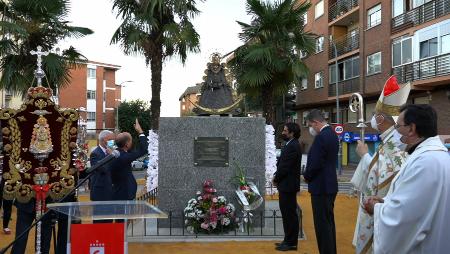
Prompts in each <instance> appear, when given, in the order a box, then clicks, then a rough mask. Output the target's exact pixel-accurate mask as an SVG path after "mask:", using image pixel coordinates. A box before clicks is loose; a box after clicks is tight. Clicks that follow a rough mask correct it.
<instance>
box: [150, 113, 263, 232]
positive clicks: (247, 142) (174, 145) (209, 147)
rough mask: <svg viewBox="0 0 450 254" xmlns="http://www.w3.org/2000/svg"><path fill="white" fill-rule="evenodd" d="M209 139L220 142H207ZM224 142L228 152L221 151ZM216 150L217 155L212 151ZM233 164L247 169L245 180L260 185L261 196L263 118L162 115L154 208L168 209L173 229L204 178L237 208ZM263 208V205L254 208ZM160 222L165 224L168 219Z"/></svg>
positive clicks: (256, 222)
mask: <svg viewBox="0 0 450 254" xmlns="http://www.w3.org/2000/svg"><path fill="white" fill-rule="evenodd" d="M208 140H211V142H218V143H216V144H210V143H208ZM202 141H203V142H202ZM205 141H206V143H205ZM226 146H228V148H227V149H228V151H225V150H226ZM218 150H220V152H218V155H217V156H216V155H215V154H214V153H215V151H218ZM208 153H209V154H208ZM226 155H227V156H226ZM226 157H228V158H226ZM226 160H228V162H226ZM227 163H228V165H227ZM237 165H239V166H240V167H242V168H243V169H244V170H245V172H246V176H247V177H248V180H249V181H252V182H254V183H255V184H256V185H257V186H258V189H259V192H260V193H261V195H263V197H264V194H265V120H264V118H247V117H181V118H180V117H162V118H160V127H159V165H158V168H159V173H158V207H159V208H160V209H161V210H162V211H164V212H167V213H169V212H172V216H173V217H174V219H172V221H171V224H172V227H182V226H183V222H182V214H183V210H184V208H185V207H186V205H187V202H188V200H189V199H191V198H194V197H195V196H196V194H195V193H196V192H197V191H201V190H202V183H203V182H204V181H205V180H208V179H210V180H212V181H213V182H214V187H215V188H216V189H217V194H218V195H223V196H225V197H226V199H227V201H228V202H231V203H233V204H234V205H235V207H236V209H237V210H239V209H240V205H239V204H238V202H237V198H236V194H235V190H236V186H235V185H234V183H233V180H232V179H233V177H234V176H235V175H236V173H237ZM263 209H264V203H263V204H262V205H261V206H260V207H259V208H258V209H257V210H256V212H257V213H259V212H260V211H262V210H263ZM159 223H160V225H162V226H164V225H167V226H169V221H168V220H161V221H160V222H159ZM259 224H260V222H259V221H255V222H254V225H255V226H259Z"/></svg>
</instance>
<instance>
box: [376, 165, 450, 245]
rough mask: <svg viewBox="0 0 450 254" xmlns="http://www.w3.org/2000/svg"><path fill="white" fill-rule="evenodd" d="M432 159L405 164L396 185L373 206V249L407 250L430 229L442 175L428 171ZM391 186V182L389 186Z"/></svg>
mask: <svg viewBox="0 0 450 254" xmlns="http://www.w3.org/2000/svg"><path fill="white" fill-rule="evenodd" d="M433 164H434V163H433V161H432V159H427V158H420V159H417V160H416V161H414V162H412V163H411V164H410V165H408V167H407V168H404V170H403V172H401V173H402V175H400V176H399V178H398V179H397V181H396V182H395V189H394V190H393V191H392V193H390V194H389V195H388V196H386V198H385V200H384V203H379V204H376V205H375V208H374V253H375V254H377V253H398V250H402V251H403V253H410V252H411V251H412V249H413V248H414V246H417V245H419V244H420V242H421V241H423V239H424V238H425V236H424V235H423V234H426V232H429V231H430V227H431V221H432V216H430V215H432V214H434V210H435V209H436V207H437V203H438V202H439V198H440V196H441V195H442V193H439V188H437V186H439V185H440V184H442V179H441V180H440V179H439V178H441V177H442V176H440V175H439V174H437V173H436V174H434V172H430V170H429V169H432V168H433V167H432V166H431V167H430V165H433ZM391 188H392V186H391Z"/></svg>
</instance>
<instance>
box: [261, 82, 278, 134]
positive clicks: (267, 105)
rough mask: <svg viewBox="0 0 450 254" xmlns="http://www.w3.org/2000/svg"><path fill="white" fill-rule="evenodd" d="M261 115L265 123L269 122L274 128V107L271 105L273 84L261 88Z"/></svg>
mask: <svg viewBox="0 0 450 254" xmlns="http://www.w3.org/2000/svg"><path fill="white" fill-rule="evenodd" d="M261 96H262V97H261V98H262V108H263V116H264V117H265V118H266V124H271V125H272V126H273V127H274V128H275V119H274V116H275V108H274V106H273V86H272V85H271V84H270V85H268V86H264V87H262V88H261Z"/></svg>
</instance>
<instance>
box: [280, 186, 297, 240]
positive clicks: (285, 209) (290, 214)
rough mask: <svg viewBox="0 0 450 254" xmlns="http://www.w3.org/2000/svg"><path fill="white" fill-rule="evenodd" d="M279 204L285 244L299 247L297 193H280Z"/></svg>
mask: <svg viewBox="0 0 450 254" xmlns="http://www.w3.org/2000/svg"><path fill="white" fill-rule="evenodd" d="M278 201H279V204H280V211H281V216H282V217H283V230H284V240H283V241H284V242H285V243H286V244H288V245H290V246H294V245H295V246H297V244H298V232H299V218H298V213H297V192H279V200H278Z"/></svg>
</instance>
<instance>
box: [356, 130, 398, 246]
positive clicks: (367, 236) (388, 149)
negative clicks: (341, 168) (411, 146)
mask: <svg viewBox="0 0 450 254" xmlns="http://www.w3.org/2000/svg"><path fill="white" fill-rule="evenodd" d="M393 132H394V127H393V126H392V127H391V128H389V129H388V130H386V131H385V132H383V133H382V134H381V135H380V137H381V140H382V142H381V143H380V145H379V146H378V149H377V152H376V153H375V155H374V156H373V157H372V156H370V155H369V154H365V155H364V156H363V158H362V159H361V161H360V163H359V164H358V167H357V169H356V171H355V174H354V176H353V178H352V180H351V182H352V184H353V185H354V186H355V188H356V189H357V190H358V191H359V192H360V193H362V194H363V195H364V196H366V197H367V196H378V197H381V198H384V197H385V196H386V194H387V193H388V190H389V186H390V184H391V181H392V179H393V178H394V176H395V174H397V172H399V171H400V169H401V167H402V166H403V165H404V164H405V162H406V153H404V152H402V151H400V150H399V149H398V148H397V147H396V146H395V145H394V144H393V142H392V137H393ZM361 198H362V196H361ZM372 236H373V216H371V215H369V214H368V213H366V211H365V210H364V209H362V207H361V206H360V207H359V209H358V217H357V221H356V226H355V234H354V235H353V245H354V246H355V247H356V248H355V250H356V253H357V254H360V253H372V252H373V250H372V247H371V246H372Z"/></svg>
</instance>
